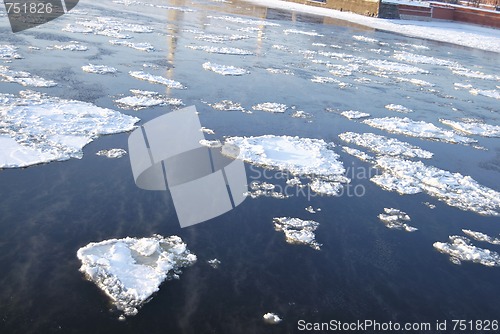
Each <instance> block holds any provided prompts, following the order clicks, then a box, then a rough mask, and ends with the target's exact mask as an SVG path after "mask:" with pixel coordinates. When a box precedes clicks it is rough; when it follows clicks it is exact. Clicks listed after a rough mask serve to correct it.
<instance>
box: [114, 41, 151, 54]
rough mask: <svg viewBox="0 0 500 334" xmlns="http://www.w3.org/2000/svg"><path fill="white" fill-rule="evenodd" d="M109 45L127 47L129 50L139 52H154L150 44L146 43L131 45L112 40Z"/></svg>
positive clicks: (126, 42)
mask: <svg viewBox="0 0 500 334" xmlns="http://www.w3.org/2000/svg"><path fill="white" fill-rule="evenodd" d="M109 43H110V44H112V45H121V46H127V47H129V48H132V49H135V50H139V51H146V52H151V51H154V50H155V47H154V46H153V45H152V44H151V43H147V42H142V43H133V42H128V41H122V40H119V39H112V40H110V41H109Z"/></svg>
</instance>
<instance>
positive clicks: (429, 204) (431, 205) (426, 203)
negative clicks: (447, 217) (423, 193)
mask: <svg viewBox="0 0 500 334" xmlns="http://www.w3.org/2000/svg"><path fill="white" fill-rule="evenodd" d="M422 204H423V205H425V206H426V207H428V208H429V209H431V210H433V209H435V208H436V205H435V204H432V203H430V202H422Z"/></svg>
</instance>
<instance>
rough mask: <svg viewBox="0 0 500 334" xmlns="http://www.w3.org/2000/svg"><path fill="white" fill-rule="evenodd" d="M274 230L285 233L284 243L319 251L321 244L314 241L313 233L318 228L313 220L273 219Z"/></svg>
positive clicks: (317, 224)
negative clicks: (305, 246)
mask: <svg viewBox="0 0 500 334" xmlns="http://www.w3.org/2000/svg"><path fill="white" fill-rule="evenodd" d="M273 223H274V229H275V230H276V231H278V232H280V231H281V232H283V233H285V238H286V242H288V243H289V244H297V245H309V246H310V247H311V248H313V249H315V250H320V249H321V248H320V247H321V244H319V243H318V242H317V241H316V235H315V234H314V231H316V229H317V228H318V226H319V223H318V222H315V221H314V220H302V219H299V218H291V217H279V218H273Z"/></svg>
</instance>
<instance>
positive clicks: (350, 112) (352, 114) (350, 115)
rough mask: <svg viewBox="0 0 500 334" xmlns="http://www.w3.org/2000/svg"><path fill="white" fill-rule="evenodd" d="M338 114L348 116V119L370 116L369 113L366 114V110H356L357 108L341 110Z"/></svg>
mask: <svg viewBox="0 0 500 334" xmlns="http://www.w3.org/2000/svg"><path fill="white" fill-rule="evenodd" d="M340 114H341V115H342V116H344V117H347V118H349V119H359V118H365V117H370V114H368V113H366V112H361V111H357V110H346V111H342V112H341V113H340Z"/></svg>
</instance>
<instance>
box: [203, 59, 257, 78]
mask: <svg viewBox="0 0 500 334" xmlns="http://www.w3.org/2000/svg"><path fill="white" fill-rule="evenodd" d="M203 68H204V69H205V70H207V71H212V72H215V73H217V74H221V75H234V76H240V75H244V74H248V73H250V72H249V71H247V70H245V69H244V68H240V67H236V66H227V65H219V64H215V63H210V62H206V63H204V64H203Z"/></svg>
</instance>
